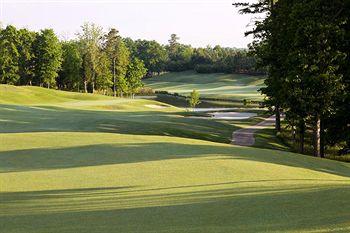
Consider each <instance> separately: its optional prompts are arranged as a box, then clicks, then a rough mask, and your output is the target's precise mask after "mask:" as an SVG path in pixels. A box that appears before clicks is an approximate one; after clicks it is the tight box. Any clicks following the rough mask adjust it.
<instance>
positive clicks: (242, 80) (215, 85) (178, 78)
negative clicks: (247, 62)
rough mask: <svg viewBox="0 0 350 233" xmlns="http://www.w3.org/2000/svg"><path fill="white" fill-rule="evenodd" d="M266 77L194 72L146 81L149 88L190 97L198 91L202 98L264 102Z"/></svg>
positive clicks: (162, 76) (167, 75)
mask: <svg viewBox="0 0 350 233" xmlns="http://www.w3.org/2000/svg"><path fill="white" fill-rule="evenodd" d="M263 83H264V77H262V76H249V75H239V74H198V73H196V72H194V71H185V72H174V73H167V74H163V75H160V76H157V77H153V78H150V79H147V80H145V84H146V86H147V87H150V88H152V89H154V90H162V91H168V92H170V93H179V94H181V95H188V94H189V93H190V92H191V91H192V90H194V89H195V90H198V91H199V92H200V94H201V96H202V97H209V98H223V99H235V100H243V99H249V100H262V96H261V95H260V93H259V92H258V89H259V88H260V87H262V86H263Z"/></svg>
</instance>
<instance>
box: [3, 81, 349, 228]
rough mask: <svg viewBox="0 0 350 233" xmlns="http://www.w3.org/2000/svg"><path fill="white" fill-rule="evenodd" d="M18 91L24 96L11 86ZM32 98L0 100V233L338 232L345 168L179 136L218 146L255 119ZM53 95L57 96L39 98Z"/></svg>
mask: <svg viewBox="0 0 350 233" xmlns="http://www.w3.org/2000/svg"><path fill="white" fill-rule="evenodd" d="M4 88H6V89H8V88H14V87H10V86H0V93H3V89H4ZM27 89H28V90H31V91H33V92H34V93H32V94H33V95H34V96H35V95H36V91H35V90H34V89H33V88H30V87H21V88H19V89H14V90H16V92H18V94H19V95H21V94H23V93H19V92H26V91H27ZM38 92H40V93H42V95H43V97H40V98H41V99H40V98H37V99H36V100H35V101H33V102H32V103H31V101H30V100H28V99H26V100H22V99H16V100H13V99H12V98H10V97H7V99H6V100H4V99H3V98H2V99H1V100H0V101H1V105H0V126H1V127H0V142H1V143H0V229H1V230H0V231H1V232H6V233H22V232H23V233H31V232H33V233H34V232H35V233H42V232H47V233H56V232H57V233H59V232H74V233H80V232H81V233H83V232H84V233H100V232H123V233H124V232H266V231H269V232H282V231H283V232H329V231H333V232H349V230H350V212H349V210H348V206H349V205H350V200H349V198H348V197H349V195H350V164H346V163H341V162H337V161H330V160H320V159H317V158H313V157H308V156H302V155H298V154H294V153H290V152H283V151H276V150H268V149H258V148H247V147H239V146H232V145H228V144H223V143H215V142H209V141H207V140H196V139H190V138H189V137H195V136H197V137H198V138H201V139H206V138H208V140H209V139H213V138H216V137H219V138H220V137H222V136H219V135H224V134H225V133H223V132H227V131H230V129H228V130H227V129H226V128H229V127H231V128H234V127H237V128H239V127H243V126H244V125H247V124H253V123H256V122H257V121H258V119H251V120H249V121H241V122H238V121H237V122H235V123H227V122H225V121H222V122H221V121H211V120H205V119H192V118H186V117H183V116H182V115H181V112H180V110H179V109H177V108H174V107H171V106H169V107H168V108H163V109H150V108H148V107H146V106H145V105H148V104H160V103H158V102H156V101H149V100H127V99H112V98H108V97H103V96H97V95H96V96H95V95H85V94H72V93H65V92H57V91H52V90H45V89H38ZM55 93H57V94H58V95H61V96H60V98H62V99H60V100H55V101H53V100H51V98H50V97H47V96H48V95H56V94H55ZM12 94H13V96H15V97H16V94H14V93H12ZM12 94H11V93H8V95H9V96H10V95H12ZM23 95H24V94H23ZM71 95H74V96H75V95H76V97H74V98H72V97H71ZM76 98H79V99H80V100H79V101H77V100H76ZM91 98H96V100H95V101H94V100H91ZM212 134H213V135H212ZM214 134H216V136H214ZM185 137H187V138H185Z"/></svg>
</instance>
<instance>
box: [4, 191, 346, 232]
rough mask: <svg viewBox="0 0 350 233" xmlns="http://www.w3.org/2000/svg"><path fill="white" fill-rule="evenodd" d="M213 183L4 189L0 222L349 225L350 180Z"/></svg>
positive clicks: (222, 228)
mask: <svg viewBox="0 0 350 233" xmlns="http://www.w3.org/2000/svg"><path fill="white" fill-rule="evenodd" d="M174 188H176V187H174ZM210 188H212V187H210V185H203V186H202V187H201V190H198V191H194V190H193V187H191V186H188V188H181V190H180V191H178V190H176V189H173V188H170V189H169V190H167V193H165V194H164V193H161V192H159V190H157V189H155V190H151V191H150V190H147V189H143V188H141V187H107V188H98V189H78V190H77V189H71V190H51V191H39V192H24V193H7V194H0V200H3V201H4V202H3V205H2V206H1V207H0V210H1V214H0V215H1V218H0V225H1V227H2V230H3V231H4V232H26V233H30V232H51V233H55V232H87V233H97V232H266V231H274V232H282V231H295V232H303V231H311V230H323V232H327V231H329V230H333V231H340V230H341V229H343V232H346V229H348V230H349V229H350V223H349V219H350V212H349V211H348V209H347V208H346V206H348V205H349V204H350V201H349V199H348V198H346V197H347V196H349V195H350V187H349V186H337V185H329V186H325V187H315V186H305V187H299V188H295V187H289V188H287V187H266V186H265V187H261V186H252V187H245V188H243V187H238V188H237V187H232V186H231V187H229V186H227V187H225V188H223V187H218V188H217V189H214V190H210ZM128 191H130V192H129V193H125V192H128Z"/></svg>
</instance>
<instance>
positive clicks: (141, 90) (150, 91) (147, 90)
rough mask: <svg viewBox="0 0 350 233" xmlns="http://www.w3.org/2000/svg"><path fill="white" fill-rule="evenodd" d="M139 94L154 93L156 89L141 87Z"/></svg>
mask: <svg viewBox="0 0 350 233" xmlns="http://www.w3.org/2000/svg"><path fill="white" fill-rule="evenodd" d="M137 94H139V95H154V91H153V89H152V88H149V87H143V88H141V89H139V91H138V93H137Z"/></svg>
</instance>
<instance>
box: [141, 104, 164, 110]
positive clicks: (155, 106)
mask: <svg viewBox="0 0 350 233" xmlns="http://www.w3.org/2000/svg"><path fill="white" fill-rule="evenodd" d="M145 107H148V108H155V109H161V108H167V107H168V106H164V105H156V104H146V105H145Z"/></svg>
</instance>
